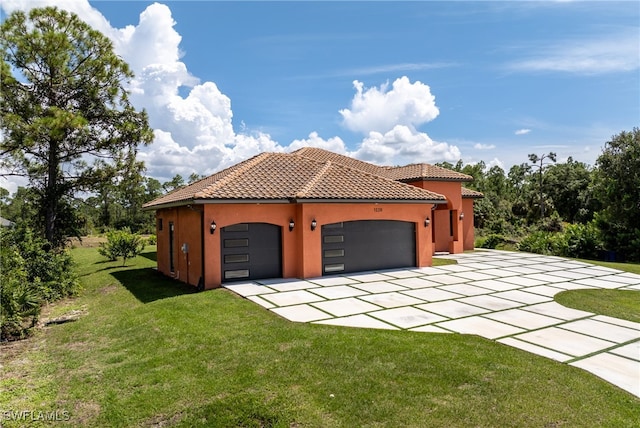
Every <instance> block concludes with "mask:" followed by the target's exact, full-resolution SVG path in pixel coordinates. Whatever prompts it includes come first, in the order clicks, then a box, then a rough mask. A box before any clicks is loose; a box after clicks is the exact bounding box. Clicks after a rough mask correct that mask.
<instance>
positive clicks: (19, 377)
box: [0, 247, 640, 427]
mask: <svg viewBox="0 0 640 428" xmlns="http://www.w3.org/2000/svg"><path fill="white" fill-rule="evenodd" d="M73 251H74V256H75V258H76V260H77V262H78V265H79V267H78V269H79V272H80V275H81V276H82V281H83V285H84V290H83V292H82V293H81V295H80V297H78V298H76V299H70V300H66V301H63V302H59V303H57V304H55V305H53V306H51V307H48V308H46V312H47V314H45V317H46V316H49V317H56V316H61V315H64V314H65V313H68V312H71V311H75V313H80V314H82V315H81V317H80V319H79V320H78V321H75V322H69V323H65V324H60V325H52V326H49V327H44V328H43V329H42V330H40V331H39V332H38V333H37V334H36V336H35V337H33V338H31V339H29V340H27V341H22V342H17V343H12V344H8V345H7V344H4V345H2V348H0V350H1V351H2V366H3V367H2V375H1V379H0V385H1V389H0V411H2V412H3V413H0V417H1V418H3V419H4V420H3V421H2V423H3V424H4V425H3V426H7V427H12V426H23V425H24V421H20V420H16V418H15V417H9V416H10V415H8V413H7V412H8V411H14V412H15V411H21V410H25V411H30V412H32V413H31V415H34V414H35V415H36V416H38V412H43V413H49V414H50V413H51V412H56V411H58V412H60V413H59V416H62V417H60V418H59V419H60V420H59V422H57V423H56V424H60V426H74V427H77V426H96V427H104V426H110V427H135V426H140V427H160V426H162V427H169V426H171V427H173V426H177V427H197V426H214V427H236V426H255V427H268V426H278V427H356V426H368V427H371V426H380V427H382V426H389V427H398V426H408V427H410V426H415V427H424V426H430V427H468V426H480V427H496V426H500V427H560V426H566V427H569V426H570V427H593V426H615V427H634V426H636V424H637V421H638V420H640V400H639V399H638V398H635V397H633V396H632V395H630V394H628V393H626V392H624V391H622V390H620V389H618V388H617V387H615V386H613V385H610V384H609V383H607V382H605V381H603V380H600V379H599V378H597V377H595V376H593V375H591V374H589V373H587V372H585V371H583V370H581V369H578V368H574V367H571V366H568V365H564V364H560V363H557V362H554V361H552V360H549V359H546V358H542V357H538V356H535V355H533V354H529V353H526V352H523V351H519V350H517V349H514V348H511V347H507V346H503V345H500V344H498V343H495V342H492V341H489V340H485V339H482V338H479V337H474V336H466V335H454V334H429V333H411V332H406V331H383V330H368V329H367V330H365V329H354V328H343V327H332V326H323V325H313V324H299V323H291V322H288V321H286V320H284V319H281V318H279V317H278V316H276V315H275V314H273V313H271V312H268V311H267V310H265V309H263V308H261V307H259V306H258V305H255V304H254V303H252V302H250V301H247V300H244V299H242V298H240V297H238V296H236V295H235V294H233V293H231V292H229V291H227V290H223V289H219V290H213V291H208V292H204V293H192V292H191V290H190V289H189V288H185V287H184V286H182V285H180V284H179V283H176V282H173V281H171V280H169V279H167V278H164V277H162V276H161V275H159V274H157V273H156V272H155V271H154V270H153V267H154V266H155V262H154V257H155V253H154V251H155V249H154V248H152V247H148V248H147V253H145V254H144V255H143V256H140V257H138V258H136V259H135V260H132V261H129V262H128V263H129V266H128V267H126V268H122V267H120V263H119V262H113V263H112V262H104V261H103V259H102V258H101V257H100V256H98V253H97V250H96V249H95V248H77V249H75V250H73ZM632 311H633V310H632ZM62 412H66V413H62ZM45 416H46V415H45ZM12 419H13V420H12ZM32 419H33V418H32ZM28 421H29V423H30V424H33V426H38V425H42V426H44V425H47V424H48V423H46V422H44V421H32V420H31V419H28Z"/></svg>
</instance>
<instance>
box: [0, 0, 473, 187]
mask: <svg viewBox="0 0 640 428" xmlns="http://www.w3.org/2000/svg"><path fill="white" fill-rule="evenodd" d="M46 5H55V6H57V7H58V8H61V9H65V10H68V11H71V12H74V13H76V14H78V16H79V17H80V18H81V19H82V20H84V21H85V22H87V23H89V24H90V25H91V26H93V27H94V28H96V29H97V30H99V31H101V32H102V33H103V34H105V35H106V36H107V37H109V38H110V39H111V40H112V42H113V44H114V50H115V52H116V53H117V54H118V55H120V56H121V57H122V58H123V59H124V60H125V61H126V62H127V63H128V64H129V65H130V66H131V69H132V70H133V72H134V74H135V78H134V79H133V81H132V82H131V85H130V88H129V89H130V91H131V101H132V103H133V104H134V105H135V106H136V108H138V109H140V108H144V109H146V110H147V112H148V114H149V123H150V125H151V127H152V128H154V136H155V138H154V142H153V144H151V145H150V146H148V147H141V148H140V150H139V158H140V160H143V161H144V162H145V164H146V166H147V174H148V175H150V176H152V177H155V178H157V179H158V180H160V181H167V180H169V179H171V178H172V177H173V176H174V175H175V174H181V175H182V176H183V177H186V176H188V175H189V174H191V173H193V172H196V173H198V174H211V173H213V172H215V171H218V170H220V169H222V168H225V167H228V166H230V165H232V164H234V163H237V162H239V161H242V160H244V159H247V158H249V157H251V156H253V155H255V154H257V153H260V152H263V151H275V152H282V151H292V150H296V149H298V148H300V147H303V146H316V147H321V148H325V149H327V150H331V151H334V152H338V153H342V154H348V155H351V156H356V157H359V158H361V159H363V160H369V161H373V162H378V163H383V164H405V163H411V162H436V161H442V160H448V161H456V160H458V159H459V158H460V150H459V149H458V148H457V147H456V146H452V145H449V144H447V143H444V142H435V141H433V140H431V138H430V137H429V136H428V135H427V134H425V133H423V132H418V131H417V130H416V127H418V126H419V125H422V124H424V123H427V122H429V121H431V120H433V119H434V118H436V117H437V116H438V114H439V110H438V108H437V107H436V105H435V97H434V96H433V95H432V94H431V90H430V88H429V86H428V85H425V84H423V83H421V82H419V81H416V82H413V83H411V82H410V81H409V79H408V78H407V77H401V78H399V79H396V80H395V81H394V82H393V84H392V85H391V87H389V84H388V83H387V84H383V85H381V86H380V87H379V88H376V87H374V88H367V89H365V88H364V85H363V84H362V83H360V82H358V81H355V82H354V87H355V89H356V94H355V95H354V97H353V100H352V103H351V107H350V109H344V110H341V111H340V114H342V116H343V123H344V125H345V126H346V127H347V128H348V129H351V130H355V131H358V132H361V133H362V134H363V135H364V136H365V137H364V138H363V141H362V142H361V144H360V145H359V147H358V148H357V149H356V150H355V151H351V152H350V151H348V150H347V148H346V145H345V143H344V141H343V140H342V139H341V138H340V137H337V136H336V137H332V138H329V139H326V140H325V139H323V138H321V137H320V136H319V135H318V134H317V133H316V132H312V133H310V134H309V136H308V137H307V138H306V139H296V140H294V141H292V142H291V143H290V144H289V145H288V146H287V145H283V144H280V143H278V142H276V141H274V140H272V139H271V137H270V136H269V135H268V134H266V133H263V132H252V131H251V130H248V129H246V127H245V126H244V125H243V124H242V126H240V131H239V132H236V131H235V130H234V129H233V110H232V108H231V99H230V98H229V97H228V96H227V95H225V94H224V93H222V91H221V90H220V88H218V86H217V85H216V84H215V83H214V82H211V81H205V82H201V81H200V79H198V78H197V77H196V76H193V75H192V74H191V73H190V72H189V70H188V69H187V66H186V64H185V63H184V62H182V58H183V55H184V53H183V52H181V50H180V42H181V40H182V37H181V35H180V34H179V33H178V32H177V31H176V30H175V29H174V26H175V21H174V19H173V17H172V14H171V10H170V9H169V7H167V6H166V5H162V4H159V3H154V4H151V5H149V6H148V7H146V8H145V9H144V10H143V11H142V12H141V14H140V18H139V22H138V23H137V24H135V25H127V26H126V27H124V28H115V27H112V26H111V25H110V23H109V22H108V21H107V20H106V19H105V18H104V16H103V15H102V14H101V13H100V12H99V11H98V10H96V9H94V8H93V7H92V6H91V5H90V4H89V3H88V1H87V0H38V1H26V2H25V1H23V0H3V3H2V8H3V9H4V11H5V12H7V13H10V12H12V11H14V10H16V9H20V10H24V11H27V10H29V9H31V8H33V7H41V6H46ZM194 54H197V53H194ZM181 94H187V95H186V96H183V95H181ZM5 187H7V186H5ZM8 187H9V188H11V187H12V186H8Z"/></svg>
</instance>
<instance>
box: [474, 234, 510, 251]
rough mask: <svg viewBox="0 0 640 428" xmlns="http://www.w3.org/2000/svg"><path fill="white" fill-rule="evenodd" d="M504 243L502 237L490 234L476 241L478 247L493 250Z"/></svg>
mask: <svg viewBox="0 0 640 428" xmlns="http://www.w3.org/2000/svg"><path fill="white" fill-rule="evenodd" d="M505 241H506V240H505V238H504V236H502V235H498V234H496V233H492V234H491V235H489V236H487V237H486V238H483V239H481V240H478V247H479V248H491V249H495V248H496V247H497V246H498V245H500V244H503V243H504V242H505Z"/></svg>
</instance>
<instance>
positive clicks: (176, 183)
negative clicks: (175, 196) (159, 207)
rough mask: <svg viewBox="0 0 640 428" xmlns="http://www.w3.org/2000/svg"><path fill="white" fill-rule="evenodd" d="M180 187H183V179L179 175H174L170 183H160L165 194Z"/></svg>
mask: <svg viewBox="0 0 640 428" xmlns="http://www.w3.org/2000/svg"><path fill="white" fill-rule="evenodd" d="M182 186H184V178H182V176H181V175H180V174H176V175H175V176H174V177H173V178H172V179H171V181H165V182H164V183H162V188H163V189H164V191H165V192H172V191H174V190H176V189H179V188H180V187H182Z"/></svg>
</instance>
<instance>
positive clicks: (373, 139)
mask: <svg viewBox="0 0 640 428" xmlns="http://www.w3.org/2000/svg"><path fill="white" fill-rule="evenodd" d="M353 155H354V156H355V157H357V158H358V159H362V160H365V161H368V162H373V163H377V164H380V165H405V164H409V163H418V162H437V161H450V162H452V161H457V160H458V159H460V156H461V153H460V150H459V149H458V147H456V146H451V145H449V144H447V143H441V142H436V141H433V140H432V139H431V138H429V136H428V135H427V134H425V133H423V132H415V131H414V130H412V129H410V128H409V127H407V126H405V125H396V126H395V127H393V129H391V130H390V131H388V132H386V133H384V134H382V133H380V132H377V131H371V132H370V133H369V136H368V137H366V138H365V139H364V140H363V141H362V144H361V146H360V147H359V149H358V150H356V151H355V152H354V153H353Z"/></svg>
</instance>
